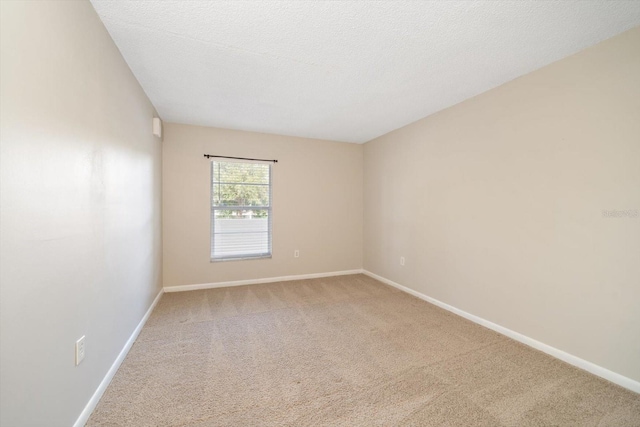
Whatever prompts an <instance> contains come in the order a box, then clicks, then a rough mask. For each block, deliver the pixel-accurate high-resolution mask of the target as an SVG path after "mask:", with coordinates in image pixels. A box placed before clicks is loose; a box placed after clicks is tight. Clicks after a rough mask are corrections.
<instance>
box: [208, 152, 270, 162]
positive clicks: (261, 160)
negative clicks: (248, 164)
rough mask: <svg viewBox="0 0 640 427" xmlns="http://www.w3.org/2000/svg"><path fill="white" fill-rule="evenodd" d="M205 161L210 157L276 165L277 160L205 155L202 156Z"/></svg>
mask: <svg viewBox="0 0 640 427" xmlns="http://www.w3.org/2000/svg"><path fill="white" fill-rule="evenodd" d="M204 156H205V157H206V158H207V159H209V158H211V157H216V158H219V159H235V160H255V161H258V162H273V163H278V161H277V160H267V159H248V158H246V157H229V156H214V155H213V154H205V155H204Z"/></svg>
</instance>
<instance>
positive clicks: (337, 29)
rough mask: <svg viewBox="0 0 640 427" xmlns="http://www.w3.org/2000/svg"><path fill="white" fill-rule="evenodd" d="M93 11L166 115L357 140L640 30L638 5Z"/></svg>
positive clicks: (316, 4) (100, 2) (121, 6)
mask: <svg viewBox="0 0 640 427" xmlns="http://www.w3.org/2000/svg"><path fill="white" fill-rule="evenodd" d="M91 2H92V4H93V6H94V7H95V9H96V11H97V12H98V14H99V15H100V17H101V19H102V21H103V22H104V24H105V25H106V27H107V29H108V30H109V32H110V34H111V36H112V37H113V39H114V40H115V42H116V44H117V45H118V47H119V48H120V51H121V52H122V54H123V56H124V58H125V60H126V61H127V63H128V64H129V66H130V67H131V69H132V71H133V73H134V74H135V76H136V77H137V78H138V80H139V81H140V84H141V85H142V87H143V88H144V90H145V91H146V93H147V95H148V96H149V98H150V99H151V102H152V103H153V105H154V106H155V107H156V109H157V110H158V112H159V113H160V115H161V116H162V118H163V119H164V120H166V121H170V122H178V123H187V124H197V125H204V126H214V127H222V128H229V129H242V130H249V131H258V132H267V133H275V134H282V135H295V136H304V137H311V138H322V139H329V140H336V141H347V142H360V143H361V142H366V141H369V140H371V139H373V138H375V137H377V136H379V135H382V134H385V133H387V132H390V131H392V130H394V129H397V128H399V127H402V126H404V125H406V124H408V123H411V122H413V121H416V120H418V119H420V118H422V117H425V116H427V115H429V114H432V113H434V112H436V111H439V110H442V109H443V108H446V107H449V106H451V105H453V104H456V103H458V102H460V101H462V100H464V99H467V98H470V97H472V96H474V95H477V94H479V93H482V92H484V91H486V90H488V89H491V88H493V87H495V86H498V85H500V84H502V83H505V82H507V81H509V80H512V79H514V78H515V77H518V76H520V75H523V74H526V73H528V72H531V71H533V70H535V69H537V68H540V67H542V66H544V65H546V64H549V63H551V62H553V61H556V60H558V59H561V58H563V57H566V56H568V55H570V54H572V53H575V52H577V51H579V50H582V49H584V48H586V47H588V46H591V45H593V44H595V43H597V42H599V41H601V40H604V39H607V38H609V37H612V36H614V35H616V34H618V33H621V32H623V31H625V30H627V29H630V28H632V27H634V26H637V25H640V1H600V0H598V1H584V0H581V1H530V0H521V1H184V0H179V1H172V0H168V1H123V0H120V1H109V0H91Z"/></svg>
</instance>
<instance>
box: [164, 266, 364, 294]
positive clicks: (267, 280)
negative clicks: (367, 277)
mask: <svg viewBox="0 0 640 427" xmlns="http://www.w3.org/2000/svg"><path fill="white" fill-rule="evenodd" d="M360 273H363V270H362V269H360V268H359V269H356V270H344V271H331V272H328V273H311V274H299V275H295V276H281V277H267V278H264V279H248V280H235V281H232V282H216V283H202V284H199V285H178V286H165V288H164V291H165V292H184V291H196V290H200V289H214V288H227V287H229V286H244V285H257V284H260V283H274V282H288V281H291V280H304V279H317V278H320V277H331V276H346V275H348V274H360Z"/></svg>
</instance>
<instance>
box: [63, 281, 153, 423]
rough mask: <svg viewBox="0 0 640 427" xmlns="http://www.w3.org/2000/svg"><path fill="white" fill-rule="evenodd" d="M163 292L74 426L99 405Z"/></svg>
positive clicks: (134, 331)
mask: <svg viewBox="0 0 640 427" xmlns="http://www.w3.org/2000/svg"><path fill="white" fill-rule="evenodd" d="M163 293H164V290H163V289H160V292H158V295H157V296H156V298H155V299H154V300H153V302H152V303H151V306H150V307H149V309H148V310H147V312H146V313H145V314H144V316H143V317H142V320H140V323H138V326H136V328H135V329H134V330H133V333H132V334H131V336H130V337H129V339H128V340H127V342H126V343H125V345H124V347H123V348H122V350H121V351H120V353H119V354H118V357H116V360H115V361H114V362H113V364H112V365H111V368H109V370H108V371H107V374H106V375H105V376H104V378H103V379H102V381H101V382H100V385H99V386H98V388H97V389H96V391H95V392H94V393H93V396H91V399H89V402H87V405H86V406H85V407H84V409H83V410H82V412H81V413H80V416H79V417H78V419H77V420H76V422H75V423H74V424H73V427H83V426H84V425H85V424H86V423H87V421H89V417H90V416H91V413H92V412H93V410H94V409H95V408H96V406H97V405H98V402H99V401H100V398H101V397H102V395H103V394H104V392H105V390H106V389H107V387H108V386H109V384H110V383H111V380H112V379H113V377H114V376H115V374H116V372H118V368H120V365H121V364H122V362H123V361H124V359H125V357H127V354H128V353H129V350H131V347H132V346H133V343H134V342H135V341H136V338H138V335H140V331H141V330H142V328H143V327H144V325H145V323H147V320H148V319H149V316H151V313H152V312H153V309H154V308H155V307H156V305H157V304H158V301H160V298H161V297H162V294H163Z"/></svg>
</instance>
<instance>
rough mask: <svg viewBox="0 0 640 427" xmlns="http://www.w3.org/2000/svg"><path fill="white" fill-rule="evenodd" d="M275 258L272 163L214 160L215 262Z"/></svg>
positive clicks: (213, 255) (213, 256)
mask: <svg viewBox="0 0 640 427" xmlns="http://www.w3.org/2000/svg"><path fill="white" fill-rule="evenodd" d="M270 256H271V164H266V163H245V162H228V161H217V160H213V161H211V260H212V261H223V260H231V259H247V258H266V257H270Z"/></svg>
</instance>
